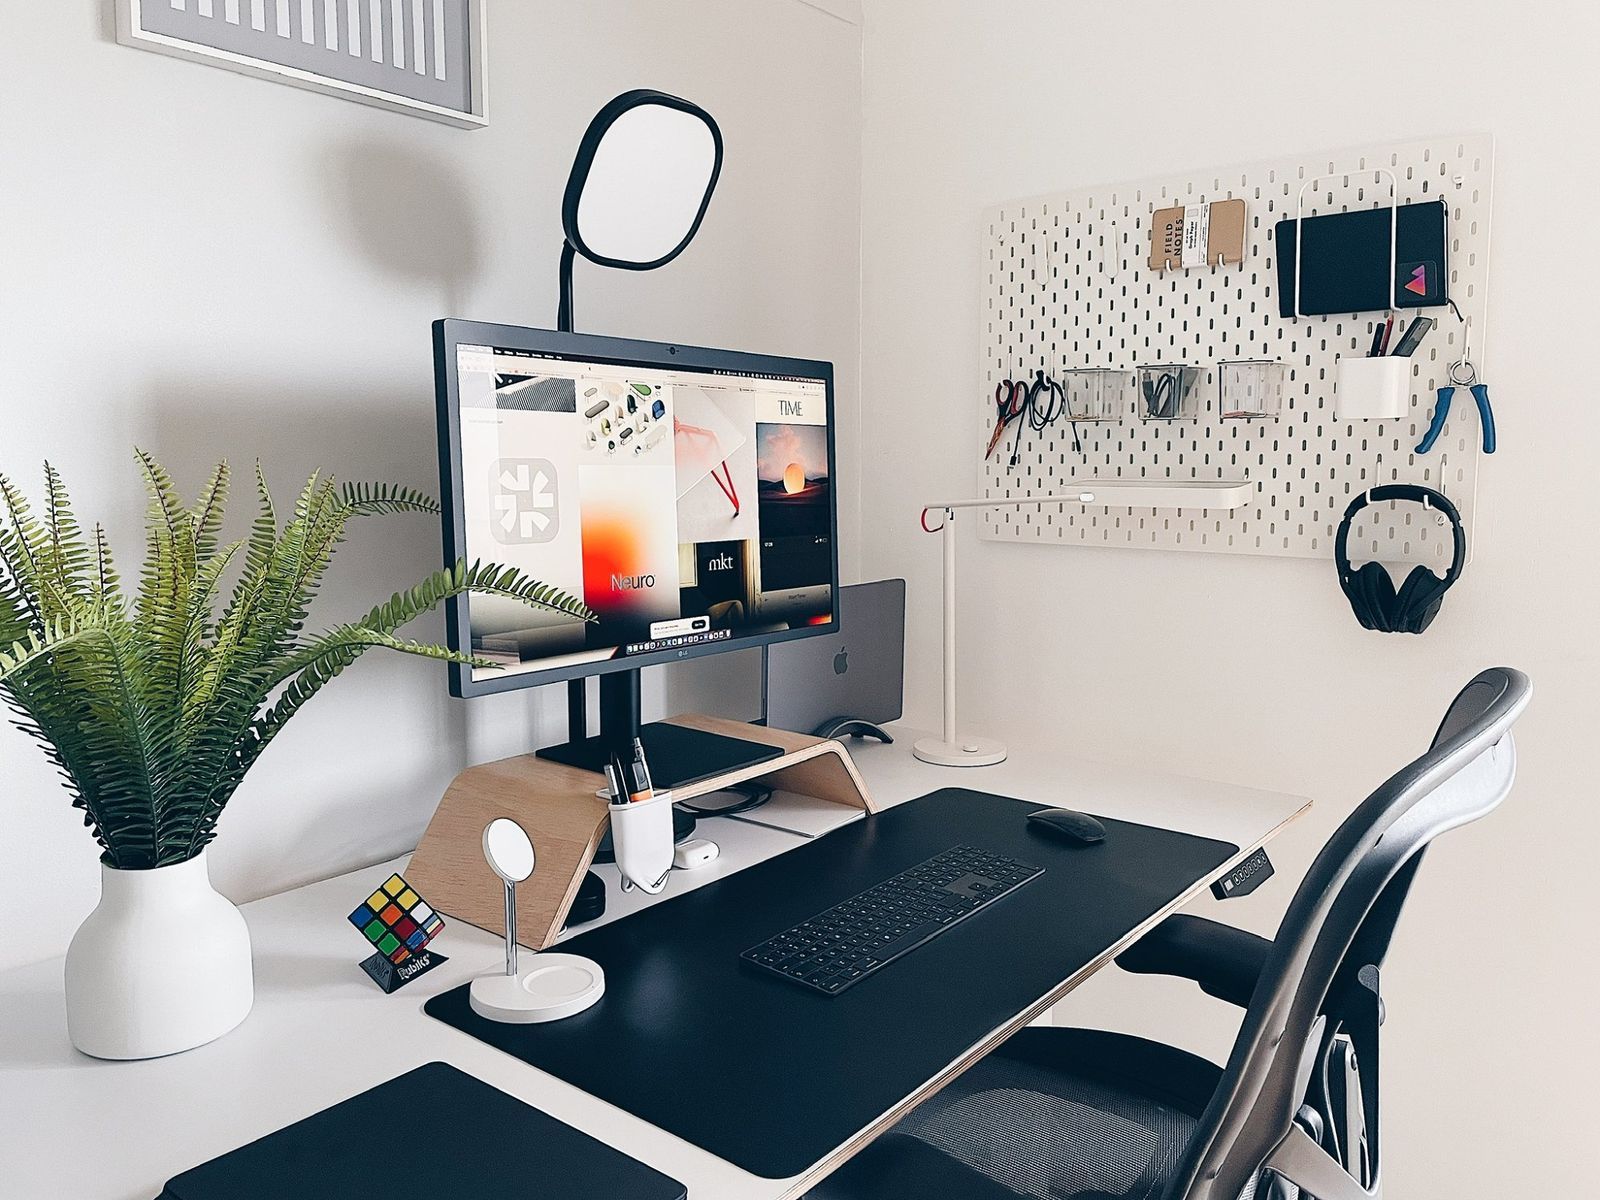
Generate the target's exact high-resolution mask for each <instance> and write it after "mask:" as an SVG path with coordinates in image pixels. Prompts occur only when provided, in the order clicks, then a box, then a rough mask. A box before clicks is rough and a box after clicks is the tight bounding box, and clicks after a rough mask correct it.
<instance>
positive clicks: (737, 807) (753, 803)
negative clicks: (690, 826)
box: [673, 783, 774, 817]
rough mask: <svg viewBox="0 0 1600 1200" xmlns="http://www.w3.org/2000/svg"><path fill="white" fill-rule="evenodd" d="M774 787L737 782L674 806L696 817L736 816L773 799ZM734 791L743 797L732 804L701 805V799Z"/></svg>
mask: <svg viewBox="0 0 1600 1200" xmlns="http://www.w3.org/2000/svg"><path fill="white" fill-rule="evenodd" d="M773 791H774V789H772V788H770V787H768V786H767V785H766V784H764V783H736V784H734V785H733V786H732V787H725V788H722V789H720V790H719V791H715V792H711V793H710V794H709V795H706V796H696V797H694V798H693V799H690V800H679V801H678V802H677V803H676V804H675V805H674V806H673V807H674V808H681V809H682V810H683V811H684V812H687V813H693V814H694V815H695V816H696V817H734V816H738V815H739V814H740V813H747V812H753V811H754V810H755V809H758V808H760V807H761V806H762V805H763V804H765V803H766V802H767V801H768V800H771V799H772V796H773ZM728 792H733V793H735V794H736V795H738V796H740V797H741V799H738V800H735V801H734V802H733V803H731V804H724V805H720V806H717V805H701V804H699V803H698V802H699V801H701V800H709V799H711V797H712V796H719V795H724V794H726V793H728Z"/></svg>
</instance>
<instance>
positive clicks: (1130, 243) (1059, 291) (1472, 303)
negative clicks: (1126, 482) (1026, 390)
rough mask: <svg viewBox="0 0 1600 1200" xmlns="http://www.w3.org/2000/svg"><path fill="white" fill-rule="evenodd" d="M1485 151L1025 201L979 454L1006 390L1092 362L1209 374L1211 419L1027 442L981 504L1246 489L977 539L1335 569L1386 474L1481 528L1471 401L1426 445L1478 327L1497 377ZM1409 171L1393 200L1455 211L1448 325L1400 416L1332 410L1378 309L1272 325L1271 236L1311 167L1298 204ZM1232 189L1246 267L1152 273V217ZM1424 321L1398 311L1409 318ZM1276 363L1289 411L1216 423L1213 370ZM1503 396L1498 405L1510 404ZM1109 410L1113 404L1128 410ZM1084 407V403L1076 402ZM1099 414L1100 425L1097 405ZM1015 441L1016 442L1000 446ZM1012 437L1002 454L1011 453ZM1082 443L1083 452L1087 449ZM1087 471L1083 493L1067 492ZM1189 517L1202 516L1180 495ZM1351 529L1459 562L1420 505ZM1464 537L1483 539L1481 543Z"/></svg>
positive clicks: (1014, 207)
mask: <svg viewBox="0 0 1600 1200" xmlns="http://www.w3.org/2000/svg"><path fill="white" fill-rule="evenodd" d="M1493 153H1494V147H1493V141H1492V139H1491V138H1490V137H1489V136H1487V135H1469V136H1462V137H1440V138H1434V139H1430V140H1427V141H1420V142H1414V143H1409V144H1404V145H1389V146H1383V147H1377V148H1370V149H1366V150H1359V149H1358V150H1354V151H1348V152H1344V153H1339V154H1333V155H1326V154H1324V155H1305V156H1302V157H1300V158H1294V159H1283V160H1279V161H1275V162H1269V163H1264V164H1259V165H1255V166H1244V167H1231V168H1227V169H1224V170H1217V171H1207V172H1204V173H1201V174H1190V175H1188V176H1185V175H1182V174H1174V175H1171V176H1168V177H1165V178H1162V179H1158V180H1154V181H1148V182H1143V183H1131V184H1122V185H1108V186H1101V187H1093V188H1084V189H1079V190H1076V191H1072V192H1067V193H1063V194H1059V195H1053V196H1044V197H1036V198H1033V199H1028V200H1019V201H1012V202H1008V203H1006V204H1003V205H1001V206H999V207H997V208H994V209H991V210H990V211H989V212H987V213H986V214H985V220H984V232H983V262H982V289H983V290H982V329H981V350H982V363H983V370H982V378H981V380H980V383H979V387H978V389H977V391H976V392H975V394H974V395H973V398H972V401H971V403H972V405H973V409H972V411H973V412H974V413H975V414H977V416H976V417H975V420H974V424H975V425H979V424H981V426H982V428H983V431H984V432H983V434H982V435H981V436H980V435H978V434H975V435H974V437H973V443H974V446H975V448H976V450H977V452H978V453H980V454H981V453H982V452H983V449H984V447H985V446H987V445H988V442H989V438H988V431H989V430H990V429H992V426H993V421H994V416H995V407H994V401H993V396H994V394H995V387H996V385H997V384H998V383H1000V382H1001V381H1002V380H1005V379H1018V378H1030V377H1032V375H1033V373H1034V372H1035V371H1037V370H1040V369H1043V370H1045V371H1046V372H1047V373H1049V374H1051V375H1052V376H1054V377H1056V378H1058V379H1060V378H1063V376H1064V375H1065V373H1066V372H1068V371H1072V370H1081V369H1087V368H1115V369H1116V370H1117V371H1119V372H1122V371H1131V370H1132V368H1133V366H1134V364H1139V363H1178V362H1181V363H1188V364H1192V365H1194V366H1195V367H1197V368H1199V370H1200V372H1201V378H1200V380H1199V382H1198V384H1197V386H1196V389H1195V391H1196V395H1197V398H1198V411H1197V412H1196V413H1195V415H1194V416H1193V417H1190V418H1187V419H1182V420H1176V421H1141V420H1138V419H1137V416H1136V415H1135V413H1134V412H1126V413H1125V414H1124V415H1123V416H1122V418H1121V419H1101V420H1095V421H1082V420H1080V421H1077V422H1071V421H1068V420H1061V421H1058V422H1057V423H1056V424H1054V425H1052V426H1050V427H1049V428H1048V429H1046V430H1044V431H1043V432H1042V433H1041V432H1037V431H1034V430H1031V429H1030V430H1025V431H1024V432H1023V434H1022V436H1021V438H1020V441H1019V443H1018V445H1019V450H1020V453H1019V455H1018V458H1017V461H1016V462H1015V463H1014V464H1013V463H1012V460H1011V455H1010V454H1005V455H996V456H995V457H994V458H992V459H990V460H989V461H987V462H986V463H985V464H983V466H982V485H983V486H982V492H983V494H984V495H985V496H986V497H990V498H993V499H1004V498H1011V497H1026V496H1030V495H1031V496H1041V495H1054V494H1059V493H1062V492H1067V491H1070V490H1071V489H1072V488H1073V487H1074V486H1077V484H1078V483H1080V482H1082V481H1084V480H1088V479H1098V480H1122V479H1132V480H1140V481H1145V480H1148V481H1150V482H1152V483H1156V484H1166V483H1173V482H1182V483H1184V484H1188V483H1190V482H1191V481H1192V482H1206V481H1210V482H1220V481H1223V480H1228V479H1233V480H1238V479H1239V478H1241V477H1248V478H1249V480H1250V481H1251V482H1250V492H1249V497H1248V499H1246V500H1245V501H1244V502H1243V503H1241V504H1239V505H1237V506H1231V505H1218V504H1208V505H1206V508H1207V509H1209V510H1211V511H1207V512H1204V513H1199V512H1194V513H1184V514H1183V515H1181V516H1177V515H1173V514H1172V513H1171V512H1166V513H1154V512H1152V511H1151V510H1152V509H1154V508H1155V507H1156V506H1155V505H1153V504H1144V503H1141V504H1134V503H1132V502H1121V503H1119V504H1116V505H1111V504H1105V505H1095V506H1078V507H1076V508H1074V507H1070V506H1069V507H1068V508H1066V510H1065V511H1060V510H1055V509H1046V510H1043V511H1040V510H1038V509H1029V508H1027V507H1025V506H1006V507H1004V508H998V509H994V510H992V511H989V512H986V513H985V514H984V518H983V536H985V537H987V538H989V539H991V540H1005V541H1042V542H1056V543H1063V544H1069V545H1072V544H1081V545H1098V546H1118V547H1126V548H1130V549H1137V548H1147V549H1166V550H1196V551H1210V552H1221V553H1236V554H1270V555H1288V556H1295V557H1305V558H1321V557H1324V556H1326V555H1331V553H1332V549H1333V536H1334V531H1335V529H1336V528H1337V526H1338V523H1339V519H1340V517H1341V516H1342V515H1343V513H1344V510H1345V507H1346V506H1347V505H1348V504H1349V502H1350V500H1351V499H1352V498H1353V497H1354V496H1356V495H1357V494H1359V493H1361V492H1363V491H1366V490H1367V489H1368V488H1372V487H1377V486H1380V485H1382V484H1386V483H1414V484H1421V485H1423V486H1426V487H1431V488H1434V489H1436V490H1438V491H1440V492H1443V493H1444V494H1445V495H1447V496H1449V497H1450V499H1451V500H1452V501H1453V502H1454V503H1455V505H1456V507H1457V508H1458V509H1459V510H1460V512H1461V516H1462V519H1463V521H1464V522H1465V523H1466V525H1467V528H1468V531H1469V536H1470V533H1471V530H1472V528H1473V510H1474V507H1475V500H1476V490H1477V475H1478V468H1479V453H1480V451H1479V448H1478V446H1479V431H1478V428H1477V422H1476V415H1475V413H1474V411H1473V408H1472V406H1471V405H1463V404H1460V403H1458V404H1457V405H1456V406H1455V408H1454V409H1453V411H1452V413H1451V418H1450V421H1449V422H1448V423H1447V425H1446V427H1445V431H1444V435H1443V436H1442V437H1441V438H1440V440H1439V443H1438V445H1437V446H1436V447H1435V448H1434V449H1433V450H1432V452H1430V453H1428V454H1425V455H1419V454H1417V453H1416V452H1415V449H1414V448H1415V446H1416V445H1417V443H1418V441H1419V440H1420V438H1421V435H1422V433H1423V431H1424V430H1425V429H1426V427H1427V424H1428V415H1429V412H1430V410H1431V408H1432V406H1433V400H1434V396H1435V393H1436V391H1437V389H1438V388H1439V387H1440V386H1441V385H1442V384H1443V383H1444V382H1445V380H1446V377H1447V373H1448V369H1449V365H1450V363H1451V362H1452V361H1454V360H1455V359H1456V358H1457V357H1459V356H1460V354H1461V352H1462V346H1463V345H1464V337H1465V335H1466V334H1467V329H1468V328H1470V341H1471V347H1472V357H1473V359H1474V361H1475V362H1476V363H1477V364H1478V367H1479V376H1480V378H1482V377H1485V375H1486V371H1485V370H1484V346H1485V342H1486V338H1485V328H1484V315H1485V307H1486V301H1487V295H1488V266H1489V212H1490V200H1491V191H1492V184H1493ZM1380 168H1382V169H1384V170H1387V171H1392V172H1393V173H1394V175H1395V177H1396V179H1397V180H1398V185H1399V187H1398V192H1399V202H1400V203H1401V204H1410V203H1415V202H1419V201H1427V200H1443V201H1445V203H1446V205H1447V207H1448V212H1449V217H1448V220H1449V228H1448V236H1449V248H1448V252H1449V294H1450V295H1451V297H1452V298H1453V299H1454V300H1455V302H1456V304H1457V305H1458V306H1459V307H1460V310H1461V314H1462V317H1463V318H1464V321H1465V322H1466V327H1464V326H1463V324H1462V322H1459V321H1457V320H1456V319H1455V317H1454V316H1453V315H1452V314H1451V313H1450V310H1449V309H1431V310H1428V312H1429V315H1432V316H1435V317H1437V318H1438V320H1439V325H1438V327H1437V328H1435V329H1434V330H1433V332H1432V333H1431V334H1430V335H1429V336H1428V338H1427V340H1426V341H1425V342H1424V343H1423V345H1422V347H1421V349H1420V350H1419V351H1418V352H1417V354H1416V355H1415V356H1414V357H1413V358H1412V359H1410V360H1409V364H1410V368H1411V371H1410V388H1411V392H1410V398H1409V404H1408V407H1407V411H1406V414H1405V415H1404V416H1403V417H1400V418H1398V419H1387V420H1363V419H1349V418H1344V417H1341V416H1340V411H1339V405H1338V402H1337V398H1336V396H1335V379H1336V376H1337V373H1338V372H1337V363H1338V360H1339V359H1340V358H1341V357H1342V356H1350V357H1362V356H1364V355H1365V354H1366V352H1367V350H1368V347H1369V344H1370V340H1371V336H1372V322H1373V319H1374V317H1380V318H1381V315H1382V314H1374V313H1360V314H1338V315H1333V316H1326V317H1324V316H1311V317H1300V318H1296V319H1285V318H1282V317H1280V316H1279V311H1278V299H1277V294H1276V289H1277V272H1276V254H1275V249H1276V248H1275V245H1274V226H1275V225H1276V224H1277V222H1278V221H1280V220H1282V219H1285V218H1292V217H1293V216H1294V215H1295V201H1296V197H1297V195H1298V193H1299V190H1300V187H1301V185H1302V183H1304V182H1305V181H1306V180H1308V179H1313V178H1315V177H1319V176H1328V177H1329V178H1325V179H1320V180H1319V181H1318V182H1317V183H1316V184H1315V187H1314V189H1312V190H1311V192H1309V193H1308V196H1307V205H1306V214H1307V215H1308V216H1313V215H1318V214H1322V213H1330V212H1339V211H1352V210H1356V209H1363V208H1374V207H1382V206H1386V205H1387V204H1388V203H1389V183H1388V181H1387V179H1386V178H1382V177H1380V175H1379V170H1380ZM1223 199H1243V200H1245V201H1246V203H1247V205H1248V215H1247V222H1246V230H1245V242H1246V254H1245V261H1244V262H1243V264H1242V265H1238V266H1235V265H1231V264H1230V265H1226V266H1222V267H1198V268H1194V269H1191V270H1187V271H1183V270H1168V271H1165V272H1160V271H1157V270H1154V269H1152V268H1151V267H1150V266H1149V263H1148V257H1149V248H1150V242H1149V238H1150V222H1151V219H1152V216H1153V214H1154V212H1155V211H1156V210H1158V209H1161V208H1165V207H1169V206H1172V205H1181V204H1199V203H1204V202H1211V201H1216V200H1223ZM1420 311H1421V310H1416V309H1407V310H1403V315H1404V316H1406V317H1411V316H1414V315H1417V313H1418V312H1420ZM1241 359H1250V360H1255V359H1267V360H1274V359H1276V360H1281V361H1282V363H1283V364H1284V366H1283V375H1284V378H1283V383H1282V400H1281V406H1280V408H1279V412H1278V415H1277V416H1276V418H1273V417H1270V416H1255V415H1249V416H1241V417H1237V418H1233V419H1227V420H1225V419H1224V416H1223V411H1224V410H1223V403H1222V398H1221V396H1220V391H1221V380H1220V378H1219V371H1220V367H1221V364H1223V363H1225V362H1228V361H1230V360H1241ZM1497 400H1498V396H1497ZM1110 407H1113V408H1117V409H1118V411H1120V401H1119V400H1116V399H1114V400H1113V401H1112V402H1110ZM1075 411H1077V410H1076V409H1075ZM1097 415H1098V414H1097ZM1008 437H1009V435H1008ZM1008 445H1009V442H1008ZM1079 447H1081V449H1080V448H1079ZM1075 481H1076V482H1075ZM1180 507H1193V506H1192V505H1181V506H1180ZM1375 528H1377V525H1376V523H1373V524H1371V525H1362V526H1359V527H1358V528H1357V529H1356V530H1355V531H1354V532H1353V536H1352V540H1351V551H1352V556H1354V557H1358V559H1359V556H1360V555H1361V554H1363V553H1364V554H1366V555H1368V556H1370V557H1374V558H1381V559H1382V560H1383V561H1386V562H1395V563H1401V562H1411V563H1426V564H1428V565H1430V566H1433V567H1435V568H1440V567H1443V566H1444V565H1446V564H1447V563H1448V562H1449V560H1450V557H1451V553H1452V543H1451V539H1450V537H1449V536H1448V533H1447V531H1443V530H1441V529H1440V528H1439V527H1438V526H1437V524H1436V523H1435V522H1433V521H1431V520H1429V519H1427V514H1425V513H1413V512H1409V511H1396V512H1389V511H1387V510H1386V511H1385V514H1384V518H1383V524H1382V534H1381V536H1380V535H1378V534H1376V533H1373V532H1371V530H1372V529H1375ZM1469 545H1470V541H1469Z"/></svg>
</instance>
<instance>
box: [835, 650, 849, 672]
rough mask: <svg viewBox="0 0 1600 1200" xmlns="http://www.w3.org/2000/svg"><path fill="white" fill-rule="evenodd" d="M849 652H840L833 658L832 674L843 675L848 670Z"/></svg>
mask: <svg viewBox="0 0 1600 1200" xmlns="http://www.w3.org/2000/svg"><path fill="white" fill-rule="evenodd" d="M849 656H850V651H849V650H841V651H839V653H837V654H835V655H834V656H833V673H834V674H835V675H843V674H844V673H845V672H846V671H848V670H849V669H850V657H849Z"/></svg>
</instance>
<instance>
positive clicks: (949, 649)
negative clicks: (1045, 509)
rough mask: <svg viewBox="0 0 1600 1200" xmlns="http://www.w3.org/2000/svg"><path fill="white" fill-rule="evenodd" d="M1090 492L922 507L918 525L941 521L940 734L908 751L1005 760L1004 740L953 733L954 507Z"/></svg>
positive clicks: (1061, 499)
mask: <svg viewBox="0 0 1600 1200" xmlns="http://www.w3.org/2000/svg"><path fill="white" fill-rule="evenodd" d="M1093 502H1094V493H1093V492H1073V493H1072V494H1071V495H1065V496H1022V497H1018V498H1016V499H1014V500H949V501H945V502H943V503H940V504H930V505H928V507H926V508H924V509H923V510H922V527H923V528H924V529H928V514H929V513H931V512H942V513H943V514H944V524H943V525H941V526H939V528H938V529H937V530H933V529H928V532H929V533H942V534H943V535H944V537H943V542H944V734H943V736H942V737H936V738H931V737H927V738H918V739H917V740H916V741H915V742H913V743H912V745H911V753H912V754H913V755H915V756H916V757H917V758H920V759H921V760H922V761H923V762H928V763H933V764H934V765H935V766H940V767H989V766H993V765H994V764H995V763H998V762H1004V761H1005V759H1006V746H1005V743H1004V742H999V741H996V740H995V739H994V738H984V737H966V736H963V735H959V734H957V732H956V509H958V508H1006V507H1010V508H1015V507H1017V506H1019V505H1023V504H1092V503H1093Z"/></svg>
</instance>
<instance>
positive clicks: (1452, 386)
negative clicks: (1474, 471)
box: [1417, 358, 1495, 454]
mask: <svg viewBox="0 0 1600 1200" xmlns="http://www.w3.org/2000/svg"><path fill="white" fill-rule="evenodd" d="M1457 388H1466V389H1467V390H1468V391H1470V392H1471V393H1472V398H1473V400H1475V401H1476V402H1477V405H1478V423H1479V424H1481V425H1482V426H1483V452H1484V453H1485V454H1493V453H1494V445H1495V439H1494V409H1492V408H1490V407H1489V385H1488V384H1487V383H1479V382H1478V369H1477V368H1476V367H1474V366H1473V365H1472V362H1471V360H1470V359H1465V358H1463V359H1459V360H1457V361H1456V362H1453V363H1451V364H1450V378H1449V382H1448V383H1447V384H1446V385H1445V386H1444V387H1442V388H1440V389H1439V398H1438V400H1437V401H1436V402H1435V403H1434V406H1433V421H1432V423H1431V424H1429V426H1428V432H1427V433H1425V434H1423V435H1422V440H1421V441H1420V442H1418V443H1417V453H1418V454H1426V453H1427V452H1428V451H1429V450H1432V449H1433V444H1434V443H1435V442H1436V441H1438V440H1439V434H1440V433H1441V432H1443V430H1444V423H1445V421H1446V419H1447V418H1448V417H1449V416H1450V401H1451V400H1452V399H1453V398H1454V397H1455V394H1456V389H1457Z"/></svg>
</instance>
